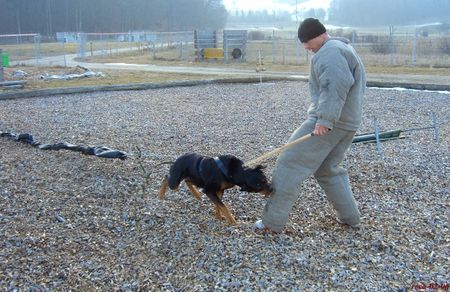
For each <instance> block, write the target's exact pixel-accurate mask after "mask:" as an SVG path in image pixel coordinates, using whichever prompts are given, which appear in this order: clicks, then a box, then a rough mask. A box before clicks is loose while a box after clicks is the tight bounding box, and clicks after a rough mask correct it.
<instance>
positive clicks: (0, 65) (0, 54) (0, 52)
mask: <svg viewBox="0 0 450 292" xmlns="http://www.w3.org/2000/svg"><path fill="white" fill-rule="evenodd" d="M2 81H3V50H2V49H0V82H2Z"/></svg>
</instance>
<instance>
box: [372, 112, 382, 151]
mask: <svg viewBox="0 0 450 292" xmlns="http://www.w3.org/2000/svg"><path fill="white" fill-rule="evenodd" d="M373 127H374V130H375V131H374V132H375V140H376V142H377V154H378V157H380V158H381V157H382V155H383V153H382V152H381V143H380V132H379V130H378V122H377V118H376V117H375V118H374V119H373Z"/></svg>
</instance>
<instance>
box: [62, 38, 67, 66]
mask: <svg viewBox="0 0 450 292" xmlns="http://www.w3.org/2000/svg"><path fill="white" fill-rule="evenodd" d="M62 50H63V55H64V67H67V58H66V39H65V38H64V39H63V42H62Z"/></svg>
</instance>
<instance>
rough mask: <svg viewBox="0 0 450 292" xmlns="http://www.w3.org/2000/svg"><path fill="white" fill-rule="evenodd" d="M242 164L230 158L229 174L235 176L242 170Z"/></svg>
mask: <svg viewBox="0 0 450 292" xmlns="http://www.w3.org/2000/svg"><path fill="white" fill-rule="evenodd" d="M243 166H244V162H243V161H242V160H240V159H239V158H237V157H234V156H231V157H230V160H229V162H228V167H229V171H230V174H235V173H237V172H239V171H242V170H243V168H244V167H243Z"/></svg>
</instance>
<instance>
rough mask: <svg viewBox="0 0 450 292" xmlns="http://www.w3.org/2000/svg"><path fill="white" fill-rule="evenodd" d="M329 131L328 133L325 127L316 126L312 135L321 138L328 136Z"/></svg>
mask: <svg viewBox="0 0 450 292" xmlns="http://www.w3.org/2000/svg"><path fill="white" fill-rule="evenodd" d="M329 131H330V129H328V128H327V127H324V126H322V125H319V124H316V127H315V128H314V132H313V134H314V136H323V135H326V134H328V132H329Z"/></svg>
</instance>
